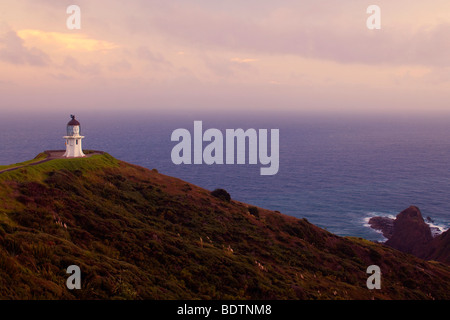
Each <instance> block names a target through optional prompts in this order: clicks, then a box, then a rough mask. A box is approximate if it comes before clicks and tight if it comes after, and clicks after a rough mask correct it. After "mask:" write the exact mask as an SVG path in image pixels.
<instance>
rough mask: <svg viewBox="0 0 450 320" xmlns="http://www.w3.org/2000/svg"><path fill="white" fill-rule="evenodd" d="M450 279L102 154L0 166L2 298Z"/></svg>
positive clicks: (393, 254)
mask: <svg viewBox="0 0 450 320" xmlns="http://www.w3.org/2000/svg"><path fill="white" fill-rule="evenodd" d="M231 196H232V197H233V195H231ZM255 211H257V214H256V213H255ZM373 264H375V265H378V266H379V267H380V268H381V271H382V289H381V290H368V289H367V288H366V280H367V277H368V275H367V274H366V270H367V267H368V266H370V265H373ZM70 265H78V266H79V267H80V268H81V272H82V289H81V290H74V291H70V290H68V289H67V288H66V286H65V283H66V280H67V278H68V275H67V274H66V268H67V267H68V266H70ZM449 285H450V267H448V266H445V265H442V264H436V263H428V262H426V261H423V260H421V259H418V258H416V257H413V256H411V255H407V254H404V253H401V252H399V251H397V250H395V249H393V248H390V247H387V246H384V245H380V244H376V243H372V242H369V241H366V240H363V239H358V238H350V237H338V236H336V235H333V234H331V233H329V232H327V231H325V230H323V229H320V228H318V227H316V226H314V225H312V224H311V223H309V222H308V221H307V220H305V219H296V218H293V217H289V216H285V215H283V214H280V213H277V212H274V211H270V210H265V209H262V208H258V210H255V209H254V208H253V209H252V210H249V206H248V205H246V204H244V203H241V202H238V201H234V200H231V201H226V200H223V199H220V198H217V197H214V196H213V195H211V192H210V191H208V190H205V189H202V188H199V187H197V186H194V185H192V184H189V183H187V182H184V181H182V180H179V179H176V178H172V177H168V176H165V175H163V174H160V173H158V172H157V171H156V170H147V169H144V168H142V167H138V166H134V165H131V164H128V163H125V162H122V161H119V160H117V159H114V158H113V157H111V156H109V155H107V154H101V155H93V156H92V157H90V158H84V159H56V160H51V161H47V162H43V163H39V164H36V165H33V166H27V165H25V166H24V167H21V168H19V169H16V170H12V171H8V172H4V173H0V299H4V298H10V299H32V298H34V299H112V298H122V299H123V298H125V299H194V298H196V299H233V298H238V299H372V298H377V299H432V298H439V299H450V293H449V292H448V287H449Z"/></svg>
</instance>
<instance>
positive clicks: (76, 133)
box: [63, 115, 86, 158]
mask: <svg viewBox="0 0 450 320" xmlns="http://www.w3.org/2000/svg"><path fill="white" fill-rule="evenodd" d="M70 117H71V118H72V120H70V121H69V123H68V124H67V136H64V139H66V153H64V155H63V157H66V158H79V157H85V156H86V155H85V154H84V153H83V150H82V149H81V139H83V138H84V137H83V136H80V123H79V122H78V121H77V120H75V116H74V115H70Z"/></svg>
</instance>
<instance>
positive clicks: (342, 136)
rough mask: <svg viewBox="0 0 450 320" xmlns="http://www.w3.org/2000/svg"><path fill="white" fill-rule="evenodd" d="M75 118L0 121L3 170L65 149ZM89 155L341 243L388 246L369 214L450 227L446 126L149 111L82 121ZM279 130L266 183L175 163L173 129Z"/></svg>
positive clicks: (243, 172)
mask: <svg viewBox="0 0 450 320" xmlns="http://www.w3.org/2000/svg"><path fill="white" fill-rule="evenodd" d="M68 116H69V114H67V115H65V114H63V113H62V112H60V113H58V114H45V113H42V114H41V115H39V114H32V113H30V114H29V115H22V116H20V117H11V119H8V120H6V119H7V118H3V119H2V120H0V125H1V127H2V130H1V131H0V146H1V153H0V165H9V164H13V163H19V162H22V161H26V160H29V159H31V158H33V157H34V156H36V155H37V154H38V153H40V152H42V151H44V150H56V149H64V140H63V139H62V136H63V135H64V130H65V124H66V122H67V121H68V119H69V117H68ZM77 119H79V121H80V122H81V132H82V134H83V135H84V136H86V138H85V139H84V140H83V148H84V149H86V150H87V149H91V150H101V151H105V152H107V153H109V154H111V155H112V156H114V157H116V158H118V159H120V160H123V161H126V162H129V163H133V164H137V165H140V166H143V167H146V168H148V169H153V168H156V169H157V170H158V171H159V172H161V173H163V174H166V175H170V176H174V177H177V178H180V179H183V180H185V181H188V182H190V183H193V184H196V185H198V186H200V187H203V188H206V189H208V190H214V189H216V188H223V189H226V190H227V191H228V192H229V193H230V194H231V196H232V198H233V199H235V200H238V201H242V202H245V203H249V204H252V205H256V206H259V207H264V208H267V209H270V210H277V211H280V212H281V213H284V214H286V215H290V216H294V217H297V218H307V219H308V220H309V221H310V222H311V223H314V224H316V225H318V226H319V227H322V228H325V229H327V230H328V231H330V232H332V233H335V234H337V235H341V236H355V237H362V238H365V239H368V240H375V241H384V240H385V239H384V237H383V236H382V235H381V234H380V233H379V232H376V231H375V230H373V229H371V228H370V227H368V225H367V219H368V218H369V217H371V216H395V215H396V214H398V213H399V212H400V211H402V210H403V209H406V208H407V207H409V206H410V205H416V206H418V207H419V208H420V209H421V211H422V214H423V216H424V218H426V217H430V218H431V219H433V221H434V225H435V226H438V227H439V228H440V229H441V230H442V231H444V230H447V229H448V228H449V227H450V221H449V219H448V209H447V208H446V205H447V204H446V199H448V195H447V194H446V191H445V190H450V188H449V187H450V177H449V175H448V172H449V169H450V165H449V164H448V163H447V162H446V161H445V160H446V159H448V158H449V156H450V142H449V141H448V139H447V137H448V136H449V134H450V126H449V125H448V124H449V123H450V121H448V119H446V118H445V117H442V118H437V119H433V118H431V117H430V118H429V119H426V118H419V117H415V118H414V117H410V118H399V117H397V118H396V117H393V116H392V117H387V116H385V117H381V116H380V117H372V118H371V117H345V116H341V117H338V118H334V119H332V118H331V117H325V116H302V115H299V116H298V117H296V118H292V117H291V118H289V117H286V116H278V117H276V116H272V117H267V116H253V117H249V116H242V117H240V118H239V117H236V116H235V117H232V116H229V117H225V116H214V115H212V114H205V115H204V116H203V119H202V117H201V114H191V115H190V116H186V115H184V116H180V115H178V116H177V115H172V116H171V115H169V114H153V115H152V113H151V112H149V113H134V112H129V113H117V112H116V113H114V112H112V113H105V114H103V115H102V114H93V113H90V112H82V111H81V112H79V113H77ZM194 120H203V126H204V130H206V129H208V128H217V129H219V130H225V129H228V128H242V129H244V130H246V129H248V128H258V129H263V128H264V129H274V128H277V129H279V130H280V155H279V157H280V168H279V172H278V173H277V174H276V175H274V176H261V175H260V174H259V168H260V165H249V164H246V165H216V164H214V165H206V164H202V165H183V164H182V165H175V164H173V163H172V161H171V157H170V152H171V149H172V148H173V146H174V145H175V142H172V141H171V139H170V135H171V133H172V132H173V130H175V129H177V128H185V129H187V130H189V131H191V132H192V130H193V121H194Z"/></svg>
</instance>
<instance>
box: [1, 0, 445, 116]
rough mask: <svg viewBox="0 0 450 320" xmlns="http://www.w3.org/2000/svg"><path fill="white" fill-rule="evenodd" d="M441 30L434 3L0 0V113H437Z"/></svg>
mask: <svg viewBox="0 0 450 320" xmlns="http://www.w3.org/2000/svg"><path fill="white" fill-rule="evenodd" d="M72 4H75V5H78V6H79V7H80V9H81V29H79V30H77V29H75V30H69V29H68V28H67V26H66V20H67V18H69V16H70V14H67V13H66V9H67V7H68V6H69V5H72ZM372 4H376V5H378V6H379V7H380V8H381V29H380V30H369V29H368V28H367V26H366V20H367V18H368V17H369V16H370V14H368V13H367V12H366V9H367V7H368V6H370V5H372ZM449 35H450V1H448V0H430V1H419V0H396V1H390V0H389V1H387V0H379V1H378V0H371V1H364V0H342V1H335V0H314V1H313V0H293V1H272V0H246V1H238V0H228V1H212V0H174V1H167V0H164V1H163V0H161V1H151V0H129V1H126V2H125V1H116V0H108V1H105V0H96V1H88V0H70V1H64V0H63V1H54V0H16V1H4V0H2V1H1V2H0V109H1V111H2V113H3V114H8V113H17V112H18V113H23V112H39V113H49V112H53V113H58V112H62V113H68V114H69V113H79V112H84V111H86V112H87V111H91V112H92V111H97V112H108V111H111V112H113V111H120V112H143V111H146V112H166V113H167V112H168V113H174V114H175V113H177V112H178V113H182V112H189V111H192V110H195V111H197V112H205V113H206V112H208V113H211V112H212V113H214V112H224V111H226V112H230V113H234V114H236V113H239V112H247V113H250V114H252V113H255V114H256V113H265V112H267V113H278V114H283V113H284V114H292V113H299V114H302V113H304V114H307V113H319V114H321V113H324V114H338V113H350V114H377V113H386V114H396V113H397V114H402V113H417V114H432V115H440V114H449V113H450V103H449V101H450V99H449V98H450V90H449V89H450V37H449Z"/></svg>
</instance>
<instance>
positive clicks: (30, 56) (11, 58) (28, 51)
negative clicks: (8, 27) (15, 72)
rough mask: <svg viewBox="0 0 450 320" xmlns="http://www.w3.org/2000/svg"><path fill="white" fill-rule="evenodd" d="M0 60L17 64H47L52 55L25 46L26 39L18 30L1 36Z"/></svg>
mask: <svg viewBox="0 0 450 320" xmlns="http://www.w3.org/2000/svg"><path fill="white" fill-rule="evenodd" d="M0 60H2V61H5V62H8V63H12V64H17V65H31V66H40V67H42V66H47V65H48V64H50V61H51V60H50V57H49V56H48V55H47V54H46V53H45V52H43V51H41V50H39V49H37V48H35V47H32V48H27V47H25V46H24V40H23V39H22V38H21V37H19V36H18V35H17V34H16V32H14V31H8V32H6V34H5V35H4V37H2V38H0Z"/></svg>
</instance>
